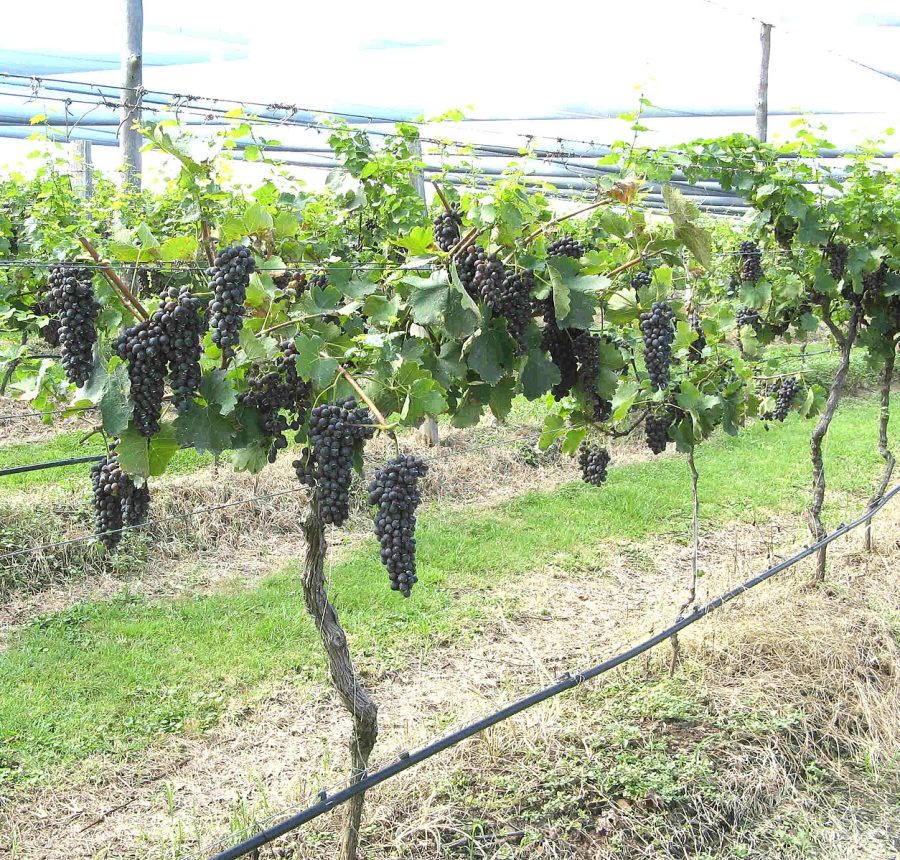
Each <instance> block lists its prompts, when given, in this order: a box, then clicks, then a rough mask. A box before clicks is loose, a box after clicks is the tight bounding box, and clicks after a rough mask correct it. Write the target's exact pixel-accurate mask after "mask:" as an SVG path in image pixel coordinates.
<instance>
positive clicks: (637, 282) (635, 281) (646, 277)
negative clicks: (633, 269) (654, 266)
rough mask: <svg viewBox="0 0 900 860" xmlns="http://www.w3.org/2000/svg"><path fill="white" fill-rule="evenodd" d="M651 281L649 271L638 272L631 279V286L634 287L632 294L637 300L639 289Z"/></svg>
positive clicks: (651, 277)
mask: <svg viewBox="0 0 900 860" xmlns="http://www.w3.org/2000/svg"><path fill="white" fill-rule="evenodd" d="M652 283H653V275H651V274H650V273H649V272H638V273H637V274H636V275H635V276H634V277H633V278H632V279H631V286H632V287H633V288H634V295H635V298H636V299H637V300H638V301H640V298H641V290H642V289H643V288H644V287H649V286H650V284H652Z"/></svg>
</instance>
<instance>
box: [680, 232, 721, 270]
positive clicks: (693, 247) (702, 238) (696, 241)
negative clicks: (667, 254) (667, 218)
mask: <svg viewBox="0 0 900 860" xmlns="http://www.w3.org/2000/svg"><path fill="white" fill-rule="evenodd" d="M675 238H676V239H677V240H678V241H679V242H681V243H682V244H683V245H684V246H685V248H687V249H688V250H689V251H690V252H691V253H692V254H693V255H694V256H695V257H696V258H697V260H698V262H699V263H700V264H701V265H702V266H705V267H706V268H707V269H708V268H709V267H710V266H711V265H712V249H713V240H712V236H711V235H710V233H709V232H708V231H707V230H704V229H703V228H702V227H700V226H698V225H697V224H680V225H678V226H677V227H676V228H675Z"/></svg>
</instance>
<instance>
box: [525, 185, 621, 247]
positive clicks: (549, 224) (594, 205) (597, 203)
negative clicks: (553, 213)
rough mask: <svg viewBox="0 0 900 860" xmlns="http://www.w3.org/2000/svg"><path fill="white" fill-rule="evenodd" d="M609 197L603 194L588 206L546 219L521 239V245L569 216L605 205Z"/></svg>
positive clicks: (581, 213) (527, 243) (572, 216)
mask: <svg viewBox="0 0 900 860" xmlns="http://www.w3.org/2000/svg"><path fill="white" fill-rule="evenodd" d="M610 200H611V198H610V196H609V194H605V195H604V196H603V197H602V198H601V199H600V200H595V201H594V202H593V203H591V204H590V205H588V206H583V207H582V208H581V209H576V210H575V211H574V212H569V213H567V214H566V215H560V216H559V218H554V219H553V220H552V221H548V222H547V223H546V224H544V225H543V226H542V227H538V228H537V230H535V231H534V232H533V233H529V234H528V235H527V236H526V237H525V238H524V239H523V240H522V245H523V246H525V245H530V244H531V243H532V242H533V241H534V240H535V239H537V237H538V236H540V235H541V234H542V233H546V232H547V230H549V229H550V228H551V227H555V226H556V225H557V224H562V223H563V221H568V220H569V219H570V218H574V217H575V216H576V215H583V214H584V213H585V212H590V211H591V210H593V209H599V208H600V207H601V206H606V205H608V204H609V202H610Z"/></svg>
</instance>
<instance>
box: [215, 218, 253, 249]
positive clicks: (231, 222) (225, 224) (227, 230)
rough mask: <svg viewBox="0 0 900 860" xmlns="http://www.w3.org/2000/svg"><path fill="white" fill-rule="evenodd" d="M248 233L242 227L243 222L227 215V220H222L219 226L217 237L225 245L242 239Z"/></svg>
mask: <svg viewBox="0 0 900 860" xmlns="http://www.w3.org/2000/svg"><path fill="white" fill-rule="evenodd" d="M248 232H250V231H248V230H247V229H246V228H245V227H244V222H243V220H242V219H240V218H237V217H235V216H234V215H229V216H228V217H227V218H223V219H222V223H221V225H220V226H219V235H220V236H221V237H222V241H223V242H224V243H226V244H231V243H232V242H236V241H237V240H238V239H243V238H244V236H246V235H247V233H248Z"/></svg>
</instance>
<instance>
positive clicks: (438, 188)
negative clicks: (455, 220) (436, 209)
mask: <svg viewBox="0 0 900 860" xmlns="http://www.w3.org/2000/svg"><path fill="white" fill-rule="evenodd" d="M431 184H432V185H433V186H434V190H435V191H436V192H437V196H438V197H440V198H441V203H442V204H443V206H444V209H445V210H446V211H447V214H448V215H452V214H453V210H452V209H451V208H450V204H449V203H448V202H447V198H446V197H445V196H444V192H443V190H442V189H441V186H440V185H438V184H437V182H435V181H434V180H432V181H431Z"/></svg>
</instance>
